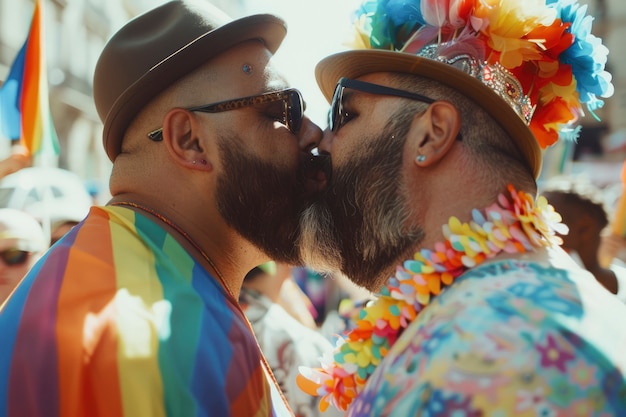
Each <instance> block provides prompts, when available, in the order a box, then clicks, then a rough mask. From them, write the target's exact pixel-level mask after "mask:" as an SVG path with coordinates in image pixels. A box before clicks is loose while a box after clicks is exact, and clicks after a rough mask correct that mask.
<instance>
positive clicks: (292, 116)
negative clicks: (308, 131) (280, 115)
mask: <svg viewBox="0 0 626 417" xmlns="http://www.w3.org/2000/svg"><path fill="white" fill-rule="evenodd" d="M303 117H304V104H303V103H302V96H301V95H300V93H299V92H297V91H291V92H290V93H289V103H288V104H287V120H288V122H289V128H290V129H291V131H292V132H293V133H298V132H299V131H300V128H301V127H302V118H303Z"/></svg>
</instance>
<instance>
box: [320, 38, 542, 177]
mask: <svg viewBox="0 0 626 417" xmlns="http://www.w3.org/2000/svg"><path fill="white" fill-rule="evenodd" d="M375 72H399V73H407V74H415V75H420V76H422V77H426V78H429V79H432V80H434V81H437V82H440V83H441V84H444V85H447V86H449V87H451V88H453V89H455V90H456V91H459V92H460V93H462V94H464V95H465V96H467V97H469V98H471V99H473V100H474V101H475V102H476V104H478V105H479V106H480V107H482V108H483V109H485V110H486V111H487V113H488V114H489V115H490V116H491V117H493V119H494V120H496V121H497V122H498V123H499V124H500V125H501V126H502V128H503V129H504V131H505V132H507V133H508V134H509V136H510V137H511V138H512V139H513V140H514V141H515V143H516V144H517V146H518V148H519V150H520V152H521V153H522V155H523V156H524V158H525V160H526V161H527V162H528V167H529V169H530V170H531V171H532V173H533V175H534V176H535V178H538V177H539V173H540V172H541V166H542V162H543V159H542V152H541V148H540V147H539V144H538V143H537V140H536V139H535V137H534V135H533V133H532V131H531V130H530V129H529V127H528V125H526V123H525V122H524V120H522V118H520V116H519V114H518V113H516V111H515V110H513V108H512V107H511V106H510V105H509V104H507V102H506V101H505V100H504V99H503V98H502V97H501V95H499V94H497V93H496V92H495V91H494V90H493V89H491V88H489V87H487V86H486V85H485V84H484V83H483V82H481V81H480V80H478V79H477V78H475V77H473V76H471V75H469V74H468V73H466V72H463V71H461V70H459V69H457V68H455V67H453V66H452V65H449V64H446V63H444V62H440V61H437V60H434V59H429V58H424V57H420V56H418V55H414V54H410V53H404V52H396V51H388V50H382V49H363V50H354V51H347V52H340V53H337V54H334V55H331V56H328V57H326V58H324V59H323V60H322V61H320V62H319V63H318V64H317V67H316V68H315V76H316V78H317V83H318V85H319V86H320V89H321V90H322V93H323V94H324V97H326V100H328V101H329V102H330V101H331V100H332V97H333V93H334V91H335V86H336V85H337V82H338V81H339V79H340V78H341V77H347V78H358V77H362V76H363V75H366V74H371V73H375Z"/></svg>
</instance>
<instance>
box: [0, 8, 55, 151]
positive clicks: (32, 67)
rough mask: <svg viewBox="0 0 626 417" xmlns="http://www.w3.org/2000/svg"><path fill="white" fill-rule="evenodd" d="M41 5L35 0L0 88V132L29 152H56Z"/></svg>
mask: <svg viewBox="0 0 626 417" xmlns="http://www.w3.org/2000/svg"><path fill="white" fill-rule="evenodd" d="M43 35H44V30H43V5H42V3H41V0H37V1H36V3H35V11H34V13H33V21H32V23H31V25H30V31H29V33H28V37H27V38H26V42H24V46H22V48H21V49H20V51H19V53H18V54H17V57H16V58H15V61H14V62H13V65H12V66H11V70H10V72H9V75H8V77H7V79H6V80H5V82H4V84H3V85H2V87H1V88H0V134H1V135H2V136H4V137H5V138H7V139H11V140H18V139H19V140H20V143H21V144H22V145H23V146H24V147H25V148H26V149H27V151H28V152H29V153H30V154H31V155H36V154H40V153H45V154H52V153H53V154H55V155H58V154H59V140H58V138H57V135H56V131H55V129H54V125H53V123H52V116H51V114H50V103H49V101H48V77H47V75H46V54H45V48H44V46H45V43H44V38H43Z"/></svg>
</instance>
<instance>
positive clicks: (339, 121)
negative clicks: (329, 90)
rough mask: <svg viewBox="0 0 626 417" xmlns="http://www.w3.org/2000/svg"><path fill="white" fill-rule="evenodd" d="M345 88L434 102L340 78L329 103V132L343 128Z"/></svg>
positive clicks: (393, 89) (390, 88)
mask: <svg viewBox="0 0 626 417" xmlns="http://www.w3.org/2000/svg"><path fill="white" fill-rule="evenodd" d="M346 88H350V89H352V90H357V91H361V92H364V93H369V94H378V95H384V96H394V97H402V98H408V99H411V100H417V101H421V102H424V103H428V104H432V103H434V102H435V101H436V100H434V99H432V98H430V97H426V96H423V95H421V94H416V93H411V92H409V91H404V90H398V89H397V88H392V87H385V86H383V85H378V84H372V83H368V82H365V81H359V80H351V79H349V78H341V79H340V80H339V82H338V83H337V87H335V94H333V101H332V102H331V110H330V115H329V118H330V120H329V121H328V126H329V127H330V130H331V132H336V131H337V130H339V128H341V126H343V124H344V122H345V119H346V117H347V114H346V113H345V112H344V111H343V91H344V90H345V89H346Z"/></svg>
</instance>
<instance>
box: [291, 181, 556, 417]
mask: <svg viewBox="0 0 626 417" xmlns="http://www.w3.org/2000/svg"><path fill="white" fill-rule="evenodd" d="M560 221H561V217H560V215H559V214H558V213H556V212H555V211H554V208H552V206H550V205H549V204H548V202H547V200H546V199H545V198H544V197H539V198H538V199H537V200H536V201H535V199H534V198H533V197H531V196H530V195H528V194H526V193H524V192H519V191H517V190H515V188H513V187H512V186H509V187H508V193H507V194H506V195H505V194H501V195H500V196H498V199H497V201H496V202H495V203H494V204H492V205H491V206H489V207H487V208H486V209H485V210H483V211H480V210H473V211H472V220H471V221H469V222H465V223H464V222H461V221H460V220H459V219H458V218H456V217H451V218H450V219H449V220H448V223H446V224H445V225H444V226H443V228H442V229H443V234H444V237H445V241H444V242H439V243H437V244H435V246H434V248H433V249H425V248H423V249H420V251H419V252H417V253H416V254H415V255H414V256H413V259H409V260H407V261H405V262H404V263H403V264H402V265H399V266H398V267H397V268H396V273H395V276H393V277H391V278H389V280H388V281H387V283H386V284H385V286H384V287H383V288H382V290H381V292H380V294H379V296H378V298H377V299H376V300H375V301H373V302H371V303H369V304H368V305H366V306H365V307H364V308H363V310H361V312H360V314H359V317H358V319H357V320H356V321H355V327H354V328H353V329H352V330H349V331H348V332H347V333H346V334H345V335H344V337H343V339H341V340H340V341H339V342H338V343H337V346H336V348H335V350H334V352H333V354H332V355H326V356H325V357H324V358H323V359H322V363H321V365H322V366H321V368H315V369H310V368H301V369H300V371H301V375H300V376H299V378H298V385H299V386H300V388H302V390H303V391H305V392H307V393H309V394H310V395H314V396H320V397H321V400H320V409H321V410H322V411H323V410H326V409H327V408H328V406H329V405H333V406H334V407H336V408H337V409H339V410H346V409H347V407H348V406H349V405H350V404H351V403H352V401H353V400H354V399H355V398H356V397H357V395H359V393H360V392H361V391H363V389H364V387H365V384H366V382H367V379H368V378H369V377H370V376H371V375H372V373H373V372H374V371H375V369H376V367H377V366H378V365H379V364H380V363H381V362H382V360H383V359H384V358H385V356H386V355H387V352H388V351H389V349H391V347H392V346H393V345H394V343H395V342H396V341H397V340H398V337H399V336H400V335H401V334H402V331H403V330H404V329H405V328H407V327H408V326H409V324H410V323H411V322H412V321H413V320H414V319H415V318H416V317H417V316H418V315H419V313H420V312H421V311H422V310H423V309H424V308H426V306H427V305H428V304H429V303H430V302H431V300H432V299H433V298H434V297H437V296H438V295H439V294H440V293H441V292H442V291H444V290H445V288H446V287H448V286H449V285H452V284H453V282H454V279H455V278H456V277H458V276H460V275H461V274H462V273H463V272H465V271H466V270H468V269H469V268H473V267H475V266H476V265H478V264H480V263H482V262H484V261H485V260H487V259H490V258H493V257H494V256H496V255H498V254H500V253H521V252H527V251H531V250H533V249H534V248H537V247H543V246H552V245H555V244H558V243H560V242H561V241H560V238H559V237H558V236H557V235H556V232H558V233H563V232H566V231H567V228H566V226H564V225H562V224H561V223H560Z"/></svg>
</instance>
